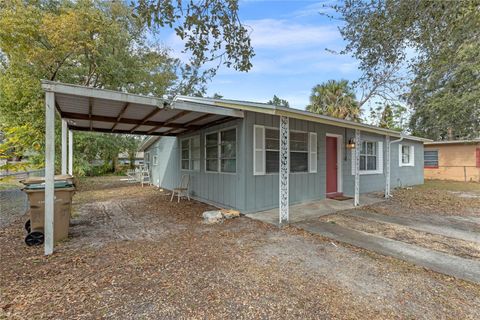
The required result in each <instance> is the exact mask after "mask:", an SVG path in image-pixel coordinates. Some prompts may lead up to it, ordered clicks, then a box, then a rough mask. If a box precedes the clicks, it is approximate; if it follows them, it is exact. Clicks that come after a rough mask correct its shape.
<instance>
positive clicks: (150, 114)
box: [42, 81, 426, 255]
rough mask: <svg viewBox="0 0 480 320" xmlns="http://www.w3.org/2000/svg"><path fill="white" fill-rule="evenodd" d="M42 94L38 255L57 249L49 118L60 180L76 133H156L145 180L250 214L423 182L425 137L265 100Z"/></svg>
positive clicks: (55, 87)
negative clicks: (184, 182) (185, 179)
mask: <svg viewBox="0 0 480 320" xmlns="http://www.w3.org/2000/svg"><path fill="white" fill-rule="evenodd" d="M42 88H43V90H44V91H45V138H46V144H45V254H47V255H48V254H51V253H52V252H53V248H54V241H53V225H54V203H55V195H54V176H55V171H56V170H55V158H56V155H55V154H56V152H55V151H56V150H55V143H54V141H55V118H56V116H58V117H59V118H60V120H61V148H60V160H61V161H60V163H61V166H60V168H61V170H59V173H61V174H67V173H69V174H72V172H73V157H74V156H75V155H74V153H73V139H74V134H73V133H74V132H75V131H94V132H106V133H117V134H118V133H121V134H134V135H147V136H153V137H151V138H149V139H147V140H146V141H145V142H144V143H143V146H142V148H141V149H142V151H144V152H145V163H146V165H148V168H149V171H150V172H149V173H150V179H151V181H153V182H154V183H155V184H157V185H158V186H160V187H163V188H167V189H172V188H174V187H177V186H178V185H179V183H180V180H181V178H182V176H183V175H188V176H189V177H190V181H191V183H190V188H189V192H190V194H191V195H192V196H193V197H194V198H197V199H199V200H201V201H204V202H209V203H212V204H216V205H218V206H222V207H230V208H235V209H238V210H240V211H242V212H255V211H259V210H265V209H269V208H275V207H278V208H279V222H280V223H285V222H288V221H289V206H290V204H293V203H300V202H306V201H311V200H319V199H324V198H325V197H336V196H338V195H340V194H344V195H350V196H352V197H353V198H354V204H355V205H359V204H360V193H364V192H372V191H382V190H384V191H385V196H389V194H390V189H391V187H392V186H393V187H397V186H409V185H415V184H421V183H423V165H422V164H423V143H424V141H426V140H425V139H422V138H417V137H413V136H403V135H402V134H401V133H399V132H397V131H392V130H387V129H382V128H378V127H375V126H370V125H366V124H361V123H356V122H351V121H346V120H342V119H336V118H332V117H327V116H323V115H318V114H313V113H310V112H306V111H301V110H297V109H292V108H286V107H277V106H272V105H268V104H263V103H253V102H246V101H234V100H222V99H208V98H195V97H186V96H177V97H175V98H174V99H173V100H167V99H162V98H158V97H153V96H141V95H136V94H130V93H126V92H118V91H112V90H104V89H97V88H89V87H84V86H78V85H72V84H65V83H59V82H52V81H42Z"/></svg>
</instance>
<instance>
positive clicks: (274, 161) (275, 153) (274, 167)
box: [265, 128, 280, 173]
mask: <svg viewBox="0 0 480 320" xmlns="http://www.w3.org/2000/svg"><path fill="white" fill-rule="evenodd" d="M279 156H280V136H279V132H278V130H277V129H269V128H265V172H266V173H274V172H278V166H279Z"/></svg>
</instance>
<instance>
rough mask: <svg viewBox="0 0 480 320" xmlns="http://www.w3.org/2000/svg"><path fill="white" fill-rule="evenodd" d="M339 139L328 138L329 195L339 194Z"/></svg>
mask: <svg viewBox="0 0 480 320" xmlns="http://www.w3.org/2000/svg"><path fill="white" fill-rule="evenodd" d="M337 160H338V159H337V138H335V137H327V195H328V194H332V193H333V194H334V193H337V192H338V185H337V184H338V177H337V172H338V168H337Z"/></svg>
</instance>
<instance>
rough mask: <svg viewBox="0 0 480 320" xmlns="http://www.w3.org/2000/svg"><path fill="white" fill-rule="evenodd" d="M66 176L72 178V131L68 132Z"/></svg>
mask: <svg viewBox="0 0 480 320" xmlns="http://www.w3.org/2000/svg"><path fill="white" fill-rule="evenodd" d="M68 174H69V175H71V176H73V131H72V130H68Z"/></svg>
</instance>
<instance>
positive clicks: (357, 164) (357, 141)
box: [353, 129, 362, 207]
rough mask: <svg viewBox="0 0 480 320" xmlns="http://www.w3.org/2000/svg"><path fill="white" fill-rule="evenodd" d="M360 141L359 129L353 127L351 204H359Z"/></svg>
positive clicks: (356, 205)
mask: <svg viewBox="0 0 480 320" xmlns="http://www.w3.org/2000/svg"><path fill="white" fill-rule="evenodd" d="M361 144H362V142H361V141H360V130H358V129H355V196H354V200H353V205H354V206H355V207H358V206H359V205H360V149H361V148H362V146H361Z"/></svg>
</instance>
